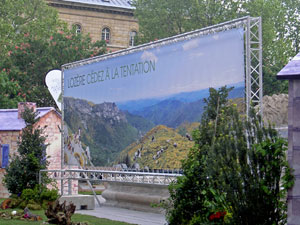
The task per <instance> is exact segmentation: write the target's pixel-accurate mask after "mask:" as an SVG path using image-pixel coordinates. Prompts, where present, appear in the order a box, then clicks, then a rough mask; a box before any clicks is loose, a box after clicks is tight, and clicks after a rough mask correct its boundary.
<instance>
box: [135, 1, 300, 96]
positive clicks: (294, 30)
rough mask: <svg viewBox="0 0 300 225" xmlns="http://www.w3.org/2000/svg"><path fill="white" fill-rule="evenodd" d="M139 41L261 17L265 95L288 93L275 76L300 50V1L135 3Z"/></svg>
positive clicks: (285, 85)
mask: <svg viewBox="0 0 300 225" xmlns="http://www.w3.org/2000/svg"><path fill="white" fill-rule="evenodd" d="M135 5H136V11H135V16H136V17H137V19H138V21H139V25H140V35H139V41H140V42H143V43H144V42H149V41H153V40H155V39H161V38H166V37H170V36H173V35H175V34H180V33H184V32H187V31H191V30H194V29H200V28H204V27H207V26H210V25H214V24H218V23H221V22H225V21H229V20H232V19H236V18H240V17H242V16H247V15H250V16H252V17H258V16H260V17H262V27H263V35H262V37H263V82H264V94H266V95H271V94H273V93H281V92H287V82H279V81H277V80H276V76H275V75H276V74H277V73H278V72H279V71H280V69H281V68H282V67H283V66H284V65H286V63H287V62H288V60H289V59H290V57H292V56H294V55H295V54H296V53H298V51H299V40H300V34H299V32H298V31H299V28H300V22H299V21H300V20H299V10H300V2H299V1H293V0H253V1H248V0H240V1H235V0H226V1H214V0H187V1H180V0H164V1H163V0H135Z"/></svg>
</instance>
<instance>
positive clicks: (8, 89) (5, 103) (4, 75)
mask: <svg viewBox="0 0 300 225" xmlns="http://www.w3.org/2000/svg"><path fill="white" fill-rule="evenodd" d="M9 72H10V71H9V70H8V71H7V70H6V68H3V69H2V71H0V90H1V91H0V108H2V109H7V108H12V107H14V106H15V105H17V104H18V102H22V101H24V96H22V95H21V92H20V85H19V84H18V82H17V81H14V80H13V79H11V80H10V79H9Z"/></svg>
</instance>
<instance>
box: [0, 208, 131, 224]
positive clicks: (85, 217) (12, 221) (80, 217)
mask: <svg viewBox="0 0 300 225" xmlns="http://www.w3.org/2000/svg"><path fill="white" fill-rule="evenodd" d="M13 210H16V209H7V210H1V209H0V213H1V212H11V211H13ZM16 211H18V212H22V211H23V210H21V209H17V210H16ZM32 213H33V214H36V215H39V216H41V217H42V218H43V221H36V222H34V221H23V220H17V219H3V218H0V224H3V225H30V224H33V225H34V224H36V225H41V224H43V222H44V221H47V217H46V216H45V213H44V210H39V211H32ZM72 221H74V222H89V224H90V225H129V223H124V222H118V221H112V220H107V219H101V218H97V217H94V216H88V215H81V214H74V215H73V216H72Z"/></svg>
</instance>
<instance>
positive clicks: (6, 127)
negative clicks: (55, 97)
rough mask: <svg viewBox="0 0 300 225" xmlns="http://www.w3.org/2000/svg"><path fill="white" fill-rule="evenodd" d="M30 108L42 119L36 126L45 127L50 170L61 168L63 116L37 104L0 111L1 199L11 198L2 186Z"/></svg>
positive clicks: (20, 105) (50, 108)
mask: <svg viewBox="0 0 300 225" xmlns="http://www.w3.org/2000/svg"><path fill="white" fill-rule="evenodd" d="M25 105H26V106H28V107H29V108H33V110H34V111H36V112H38V117H39V118H40V119H39V121H38V122H37V124H35V126H41V127H44V126H45V125H46V126H47V127H46V128H45V130H44V134H45V135H47V139H46V143H48V144H49V146H48V147H47V149H46V151H47V155H48V156H50V158H49V159H48V161H49V162H50V164H49V166H48V169H60V168H61V132H60V129H61V115H60V114H59V113H58V112H57V111H56V110H55V109H54V108H52V107H43V108H37V107H36V104H35V103H19V104H18V109H0V198H6V197H8V196H9V193H8V191H7V189H6V188H5V187H4V185H3V184H2V179H3V176H4V173H5V167H6V166H7V165H8V163H9V158H11V156H12V155H14V154H15V153H17V148H18V144H17V142H18V140H19V136H20V132H21V131H22V129H23V128H24V127H25V122H24V120H23V119H22V118H21V113H22V111H24V107H25Z"/></svg>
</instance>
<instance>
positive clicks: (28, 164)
mask: <svg viewBox="0 0 300 225" xmlns="http://www.w3.org/2000/svg"><path fill="white" fill-rule="evenodd" d="M22 118H23V119H24V121H25V124H26V127H25V128H24V129H23V130H22V134H21V136H20V137H21V141H20V142H19V143H18V154H15V155H14V156H13V158H12V160H11V161H10V164H9V166H8V168H7V169H6V174H5V176H4V183H5V185H6V187H7V189H8V190H9V192H10V193H12V194H20V193H22V191H23V190H24V189H28V188H29V189H34V187H35V186H36V185H37V184H38V183H39V171H40V170H42V169H46V168H47V165H48V161H47V157H46V147H47V145H46V144H45V140H46V137H45V136H43V128H41V127H35V124H36V123H37V122H38V120H39V119H38V117H37V113H35V112H33V111H32V110H30V109H28V108H25V111H24V112H23V113H22Z"/></svg>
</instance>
